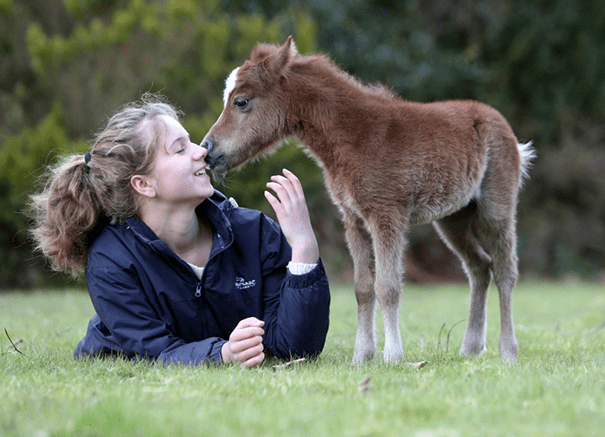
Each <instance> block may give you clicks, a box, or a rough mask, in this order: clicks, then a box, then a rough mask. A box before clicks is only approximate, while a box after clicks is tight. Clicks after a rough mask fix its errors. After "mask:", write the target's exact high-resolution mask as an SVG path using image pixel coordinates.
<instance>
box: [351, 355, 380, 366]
mask: <svg viewBox="0 0 605 437" xmlns="http://www.w3.org/2000/svg"><path fill="white" fill-rule="evenodd" d="M372 359H374V353H373V352H371V353H370V352H366V353H361V352H360V353H357V352H356V351H355V352H353V360H352V361H351V364H353V365H354V366H355V365H358V364H363V363H365V362H366V361H370V360H372Z"/></svg>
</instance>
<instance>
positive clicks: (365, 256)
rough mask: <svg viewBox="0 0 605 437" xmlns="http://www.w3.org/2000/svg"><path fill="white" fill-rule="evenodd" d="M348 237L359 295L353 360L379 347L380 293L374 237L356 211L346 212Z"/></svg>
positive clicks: (361, 358)
mask: <svg viewBox="0 0 605 437" xmlns="http://www.w3.org/2000/svg"><path fill="white" fill-rule="evenodd" d="M344 223H345V228H346V232H345V237H346V240H347V244H348V246H349V252H350V253H351V257H352V258H353V267H354V275H355V278H354V281H355V298H356V299H357V335H356V338H355V349H354V351H353V363H354V364H358V363H361V362H363V361H365V360H369V359H371V358H373V357H374V352H375V351H376V324H375V315H376V295H375V294H374V254H373V249H372V237H371V236H370V234H369V233H368V231H367V230H366V229H365V225H364V224H363V222H362V221H361V219H360V218H358V217H357V216H356V215H355V214H354V213H353V212H351V211H345V212H344Z"/></svg>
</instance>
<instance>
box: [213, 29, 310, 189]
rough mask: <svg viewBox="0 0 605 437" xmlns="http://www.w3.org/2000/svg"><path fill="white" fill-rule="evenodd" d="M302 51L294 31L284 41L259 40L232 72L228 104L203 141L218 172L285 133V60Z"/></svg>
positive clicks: (225, 95)
mask: <svg viewBox="0 0 605 437" xmlns="http://www.w3.org/2000/svg"><path fill="white" fill-rule="evenodd" d="M297 55H298V52H297V51H296V47H295V45H294V42H293V41H292V37H289V38H288V40H287V41H286V42H285V44H284V45H283V46H281V47H280V46H276V45H267V44H259V45H258V46H257V47H256V48H255V49H254V50H253V51H252V55H251V57H250V60H248V61H246V62H245V63H244V64H243V65H242V66H241V67H238V68H236V69H235V70H233V71H232V72H231V74H230V75H229V77H228V78H227V80H226V83H225V90H224V93H223V102H224V105H225V106H224V109H223V112H222V114H221V116H220V117H219V119H218V120H217V121H216V123H215V124H214V126H212V127H211V128H210V130H209V131H208V133H207V134H206V136H205V137H204V140H203V141H202V144H201V146H202V147H205V148H207V149H208V156H207V157H206V162H207V163H208V165H209V166H210V167H211V169H212V171H213V174H214V176H215V178H219V179H220V178H221V177H222V176H224V174H225V173H226V172H227V171H229V170H231V169H233V168H235V167H238V166H239V165H241V164H243V163H244V162H245V161H247V160H248V159H250V158H252V157H254V156H256V155H258V154H259V153H260V152H262V151H264V150H268V149H269V148H271V147H272V146H275V145H277V144H279V142H280V141H281V140H282V139H283V138H284V137H285V136H286V132H285V131H286V126H285V124H286V123H285V107H286V106H287V105H286V104H285V102H284V99H286V98H287V97H286V93H285V92H284V90H285V87H286V86H287V84H286V71H287V68H286V67H287V66H288V64H289V63H290V61H291V60H292V58H294V57H295V56H297Z"/></svg>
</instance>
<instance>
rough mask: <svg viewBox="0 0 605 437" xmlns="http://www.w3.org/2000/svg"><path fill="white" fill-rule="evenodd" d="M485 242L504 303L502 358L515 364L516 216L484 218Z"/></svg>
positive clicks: (502, 312)
mask: <svg viewBox="0 0 605 437" xmlns="http://www.w3.org/2000/svg"><path fill="white" fill-rule="evenodd" d="M479 232H480V233H481V240H482V241H483V244H484V245H485V247H486V249H487V251H488V252H489V253H490V255H491V257H492V265H491V270H492V274H493V277H494V282H495V283H496V285H497V287H498V296H499V301H500V343H499V351H500V358H501V359H502V360H504V361H509V362H515V361H516V360H517V352H518V349H519V346H518V344H517V339H516V337H515V326H514V323H513V309H512V299H513V288H514V287H515V285H516V283H517V279H518V276H519V273H518V259H517V237H516V231H515V218H514V212H511V214H510V216H509V217H507V218H501V217H500V218H497V219H494V218H490V217H484V218H483V219H482V220H481V226H479Z"/></svg>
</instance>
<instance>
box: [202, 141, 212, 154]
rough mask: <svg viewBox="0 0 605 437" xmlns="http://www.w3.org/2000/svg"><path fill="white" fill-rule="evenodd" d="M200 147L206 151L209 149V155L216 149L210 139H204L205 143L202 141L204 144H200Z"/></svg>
mask: <svg viewBox="0 0 605 437" xmlns="http://www.w3.org/2000/svg"><path fill="white" fill-rule="evenodd" d="M200 146H201V147H203V148H204V149H208V153H210V151H211V150H212V148H213V147H214V143H213V142H212V140H211V139H210V138H208V139H204V141H202V144H200Z"/></svg>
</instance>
